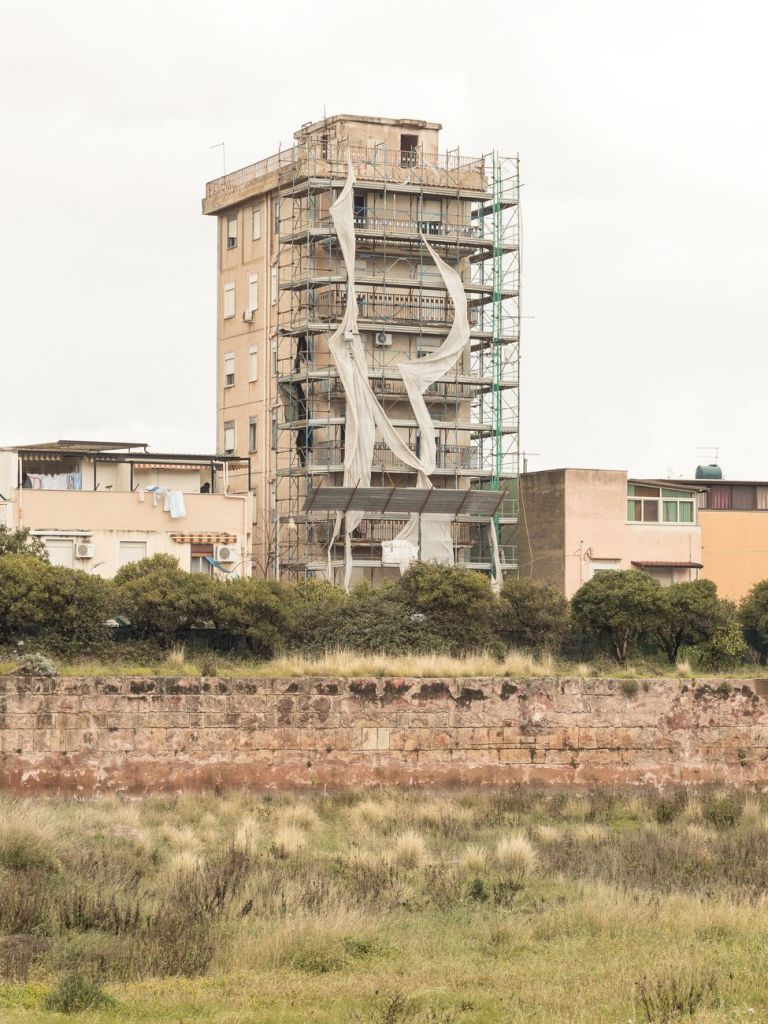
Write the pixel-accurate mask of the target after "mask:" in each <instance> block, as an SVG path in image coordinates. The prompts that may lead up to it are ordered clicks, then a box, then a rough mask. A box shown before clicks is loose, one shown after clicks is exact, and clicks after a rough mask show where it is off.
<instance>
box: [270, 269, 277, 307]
mask: <svg viewBox="0 0 768 1024" xmlns="http://www.w3.org/2000/svg"><path fill="white" fill-rule="evenodd" d="M271 284H272V305H273V306H276V305H277V267H272V281H271Z"/></svg>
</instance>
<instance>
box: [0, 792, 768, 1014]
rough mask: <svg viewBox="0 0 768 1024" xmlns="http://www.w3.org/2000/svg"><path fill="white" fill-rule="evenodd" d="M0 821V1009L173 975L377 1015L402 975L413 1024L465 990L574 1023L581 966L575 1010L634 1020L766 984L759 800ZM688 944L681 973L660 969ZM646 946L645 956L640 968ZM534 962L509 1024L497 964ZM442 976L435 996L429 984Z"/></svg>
mask: <svg viewBox="0 0 768 1024" xmlns="http://www.w3.org/2000/svg"><path fill="white" fill-rule="evenodd" d="M0 822H1V823H2V826H1V827H0V1018H3V1013H4V1009H2V1008H3V1007H4V1005H5V1004H4V1003H3V999H4V998H5V995H4V993H5V992H6V991H10V989H9V988H8V986H11V988H12V987H13V985H18V984H21V983H25V984H32V985H40V986H44V987H45V989H46V990H48V991H49V993H51V995H50V998H51V999H53V998H54V996H53V995H52V993H53V992H59V990H61V992H65V993H66V992H68V991H69V990H70V988H71V990H72V992H73V993H75V994H77V992H79V991H80V989H81V988H82V986H81V985H80V982H79V981H77V982H76V981H74V980H72V979H73V978H75V977H76V976H79V977H80V978H81V979H86V980H87V981H88V983H89V984H92V985H94V986H96V987H97V988H98V987H99V986H102V985H103V986H105V987H108V988H109V990H110V992H112V993H113V994H114V995H115V997H116V998H117V999H118V1002H119V1007H120V1008H119V1009H117V1010H115V1011H114V1012H115V1013H116V1014H118V1015H119V1014H121V1013H123V1010H122V1007H123V1006H124V1004H125V1003H126V999H127V996H126V991H127V990H128V991H130V990H131V989H130V986H131V985H133V983H134V982H138V981H143V980H144V979H156V981H155V982H153V983H152V985H153V991H154V992H160V991H161V986H162V985H172V983H171V982H170V981H166V982H163V981H162V979H173V978H179V979H198V978H205V977H206V976H207V977H208V978H209V979H210V981H211V984H213V982H214V979H216V978H218V977H219V976H220V975H226V974H227V973H228V972H232V971H233V970H239V971H241V972H242V977H243V978H244V979H253V982H252V984H253V985H255V986H258V985H260V984H261V983H262V981H263V979H264V978H269V979H271V980H270V981H269V985H272V986H273V988H274V990H275V991H278V992H280V991H283V990H284V989H285V988H287V987H290V988H291V990H292V991H293V992H295V993H299V995H297V998H299V999H301V998H304V996H303V995H301V994H302V993H305V994H306V999H310V998H314V999H320V998H321V995H319V993H320V994H322V993H323V992H336V993H338V992H339V991H342V990H343V991H344V992H346V993H348V994H349V993H350V992H353V993H355V995H354V998H353V1000H352V1002H351V1003H349V1005H348V1006H346V1007H345V1011H344V1013H345V1015H344V1016H343V1017H341V1018H339V1017H337V1018H336V1019H344V1020H347V1019H349V1020H350V1021H352V1020H355V1019H356V1018H355V1014H357V1015H358V1017H357V1019H359V1020H360V1021H361V1024H368V1022H369V1021H372V1022H374V1024H375V1022H377V1021H378V1020H380V1019H387V1018H386V1017H382V1016H381V1015H382V1014H384V1013H385V1012H390V1011H389V1010H388V1009H387V1007H388V1005H389V1004H388V1000H393V999H395V996H394V995H388V994H387V993H388V992H391V989H390V987H389V986H390V985H391V984H392V979H393V978H397V979H398V981H397V984H398V991H399V992H401V993H403V995H402V996H401V997H400V999H401V1002H400V1003H398V1002H395V1003H394V1004H393V1006H394V1008H395V1009H393V1010H392V1011H391V1012H392V1013H394V1012H395V1011H397V1012H398V1013H400V1014H401V1019H402V1020H404V1021H405V1020H408V1021H411V1020H412V1021H413V1022H414V1024H417V1022H418V1024H421V1022H422V1021H423V1022H427V1021H430V1022H436V1021H443V1020H445V1021H455V1022H456V1024H458V1022H460V1021H461V1020H462V1019H463V1017H462V1013H460V1012H459V1010H458V1009H457V1007H458V1006H459V1005H460V1004H461V1003H462V1000H465V999H466V1000H468V1001H469V1002H472V1001H473V1000H474V1002H475V1003H477V1001H478V999H480V1001H481V1003H482V1000H486V1001H487V1005H486V1004H483V1005H482V1006H481V1007H480V1008H479V1009H477V1010H476V1011H472V1013H474V1014H475V1016H472V1013H470V1014H469V1015H468V1016H467V1018H466V1019H467V1020H468V1021H474V1020H478V1021H479V1020H483V1021H484V1022H485V1021H486V1020H488V1021H491V1022H492V1024H508V1022H510V1021H511V1022H513V1024H518V1022H519V1021H522V1020H524V1019H525V1020H526V1021H528V1020H530V1021H534V1022H535V1024H543V1021H545V1020H546V1021H547V1024H549V1022H550V1021H563V1020H566V1019H569V1020H570V1019H572V1018H569V1017H568V1008H569V1005H570V1004H569V1001H568V990H569V984H568V978H569V977H570V973H569V972H576V974H578V973H579V972H580V971H582V968H583V970H584V971H587V970H588V969H589V970H591V971H595V970H597V973H598V974H599V976H600V979H603V980H601V982H600V984H599V985H598V986H597V987H598V988H599V991H600V995H599V1000H601V1001H600V1002H598V995H596V994H595V995H594V1000H595V1008H596V1009H595V1013H594V1015H593V1017H592V1018H589V1016H588V1015H585V1016H582V1017H579V1018H578V1024H587V1022H588V1021H590V1019H598V1018H599V1019H606V1020H607V1019H616V1020H624V1019H627V1015H628V1014H629V1012H630V1011H631V1009H632V1003H633V1000H634V1006H635V1009H636V1013H637V1020H638V1021H639V1020H641V1019H645V1020H646V1022H647V1024H664V1022H665V1021H675V1020H677V1019H678V1018H677V1017H675V1016H674V1015H675V1014H677V1015H678V1017H680V1016H681V1015H685V1014H687V1013H689V1012H690V1011H689V1009H688V1008H689V1007H694V1011H693V1012H695V1013H703V1012H706V1011H708V1010H709V1009H710V1008H711V1009H713V1011H714V1010H718V1009H719V1006H720V1004H722V1005H723V1006H725V1005H735V1002H734V1001H735V1000H736V998H737V996H738V993H739V991H741V994H742V996H743V998H744V999H746V998H749V999H750V1000H753V999H754V996H753V994H752V993H754V992H755V991H762V989H761V988H760V985H761V984H762V980H761V977H760V978H757V976H756V975H755V973H754V972H755V971H758V972H759V970H760V969H761V968H760V963H758V960H759V958H757V959H756V958H755V957H754V955H753V952H754V950H756V949H759V948H763V946H764V945H765V943H766V942H768V905H767V904H766V902H765V900H764V893H765V892H766V890H768V862H766V858H765V856H764V851H765V841H766V835H768V831H767V830H766V822H768V796H765V795H763V794H752V795H749V796H743V795H738V794H730V793H722V792H708V791H701V792H699V793H698V794H696V795H690V794H687V793H685V792H682V791H681V792H680V793H668V794H666V795H663V796H662V795H660V794H658V793H656V792H654V791H637V790H636V791H633V792H631V793H623V792H606V791H601V792H595V793H586V794H582V795H578V796H577V795H574V794H561V793H552V792H548V791H536V790H533V789H531V788H529V787H519V788H514V787H513V788H508V789H504V790H495V791H483V792H468V791H466V790H463V791H459V792H456V793H441V792H437V793H436V792H429V793H424V792H418V791H404V790H398V791H391V790H389V791H387V790H384V791H380V792H373V793H372V792H367V793H364V794H362V793H350V792H343V793H332V792H331V793H318V794H313V795H311V796H306V797H302V798H299V797H295V796H288V795H280V796H273V797H257V796H254V795H253V794H250V793H222V794H220V795H218V796H215V795H207V796H206V795H198V796H191V795H183V796H174V797H151V798H148V799H146V800H143V801H130V800H122V799H120V798H116V797H109V798H104V799H96V800H91V801H83V802H77V801H70V800H10V799H8V798H4V797H0ZM683 948H684V949H685V957H686V964H687V968H688V973H686V972H683V971H680V972H677V973H676V972H674V971H670V972H663V973H658V972H656V970H655V967H654V966H653V965H654V964H655V965H658V964H660V963H664V962H674V960H673V959H672V958H673V957H674V956H680V951H681V949H683ZM638 949H642V950H643V958H644V961H643V962H644V963H647V964H650V965H652V966H650V967H649V968H647V970H646V974H645V975H644V976H643V977H642V978H641V980H640V981H639V982H637V983H635V982H636V979H637V976H638V975H639V974H641V973H642V968H639V969H638V970H637V971H634V970H633V968H632V965H633V962H634V961H633V960H632V955H633V952H632V951H633V950H634V951H636V950H638ZM750 950H751V951H752V952H750ZM523 957H524V958H525V959H523ZM585 957H586V958H587V961H585V959H584V958H585ZM739 958H740V959H739ZM736 962H738V963H739V973H738V976H739V978H740V979H741V981H740V984H742V985H743V988H742V989H741V990H739V989H738V988H737V987H734V986H735V983H733V982H732V981H730V980H728V978H729V975H728V970H729V968H730V966H731V965H732V964H733V963H736ZM523 963H525V964H526V965H527V966H526V967H525V970H524V971H522V973H520V972H518V975H517V981H516V985H518V987H519V986H522V987H523V989H524V990H525V991H528V992H529V1002H528V1003H526V1002H525V999H523V1001H522V1002H521V1004H520V1008H519V1015H518V1016H514V1014H513V1015H512V1016H511V1017H510V1015H509V1013H508V1012H507V1011H508V1010H509V1005H508V1004H506V1003H504V999H505V998H507V997H506V996H505V995H504V985H506V981H503V979H502V976H501V974H500V973H499V972H502V973H503V970H507V971H508V970H509V965H510V964H518V965H522V964H523ZM505 965H506V966H505ZM537 965H538V966H537ZM553 965H555V966H556V970H555V971H552V970H551V968H552V967H553ZM590 965H591V966H590ZM545 968H547V969H546V970H545ZM521 970H522V969H521ZM537 971H539V972H540V973H539V974H536V972H537ZM627 971H630V972H631V973H630V974H629V976H628V975H627ZM541 972H543V973H541ZM529 973H530V976H531V977H530V985H529V979H528V974H529ZM438 975H439V976H440V977H445V978H448V979H450V982H449V989H450V991H449V992H448V993H447V994H446V995H445V998H444V999H443V996H442V995H441V996H440V998H438V997H437V996H435V995H434V992H432V995H428V996H427V995H424V992H425V991H429V990H430V986H431V985H432V986H433V985H434V978H435V977H437V976H438ZM545 975H546V977H545ZM480 976H482V977H483V979H488V980H487V983H486V981H485V980H484V982H483V985H478V982H477V978H478V977H480ZM535 977H538V978H539V981H538V984H539V986H542V985H543V986H544V987H543V988H541V989H540V991H538V992H537V991H535V990H534V987H533V986H534V978H535ZM581 978H582V980H581V984H584V978H583V975H581ZM52 979H53V980H55V979H61V981H60V983H59V984H57V985H54V981H53V980H52ZM260 979H261V980H260ZM710 979H715V980H716V984H715V982H712V983H710ZM755 979H757V980H755ZM65 981H66V985H65ZM358 982H359V984H358ZM246 983H248V984H251V982H250V981H248V982H246V981H243V982H242V984H246ZM184 984H185V985H187V984H189V985H193V984H198V983H197V982H194V981H190V982H188V983H187V982H185V983H184ZM199 984H201V985H203V984H206V985H207V984H208V982H207V981H206V982H202V981H201V982H200V983H199ZM216 985H218V982H216ZM113 986H121V987H120V988H119V990H117V991H115V990H114V988H113ZM124 986H128V989H127V990H126V988H125V987H124ZM497 986H498V987H497ZM526 986H528V988H526ZM168 991H170V989H169V990H168ZM207 991H213V989H212V988H211V989H207ZM61 992H59V995H57V996H56V997H55V998H57V999H58V998H60V997H61V998H62V999H64V996H63V995H61ZM377 992H378V994H376V993H377ZM451 993H453V994H451ZM633 993H634V995H633ZM734 993H736V995H734ZM540 997H541V999H540ZM67 998H69V997H68V996H67ZM78 998H79V997H78ZM265 998H266V997H265ZM349 998H352V997H351V996H350V997H349ZM516 998H517V996H516ZM590 998H592V992H591V989H590ZM41 999H42V997H41ZM73 999H74V996H73ZM729 999H730V1000H731V1004H728V1000H729ZM441 1000H442V1001H441ZM530 1000H533V1001H532V1002H531V1001H530ZM539 1002H542V1007H543V1008H542V1010H541V1013H539V1011H538V1010H537V1009H536V1007H538V1006H539ZM46 1005H47V1004H46ZM264 1005H265V1006H266V1005H267V1003H265V1004H264ZM270 1005H271V1004H270ZM302 1007H303V1008H302V1012H304V1010H306V1004H302ZM494 1007H496V1009H494ZM272 1008H273V1009H274V1006H273V1007H272ZM502 1009H504V1013H502ZM597 1009H599V1010H600V1012H599V1013H598V1012H597ZM497 1010H498V1012H497ZM760 1010H761V1011H768V993H766V997H765V999H764V1000H763V1002H762V1003H760ZM486 1011H487V1012H486ZM110 1012H111V1011H110ZM124 1012H125V1013H126V1015H129V1010H128V1008H126V1009H125V1011H124ZM264 1012H265V1014H266V1013H267V1010H265V1011H264ZM298 1012H299V1011H298V1010H297V1014H298ZM505 1013H506V1016H505V1015H504V1014H505ZM545 1013H548V1014H549V1016H543V1014H545ZM585 1013H586V1011H585ZM130 1014H134V1010H133V1009H131V1010H130ZM361 1014H362V1016H361ZM403 1014H406V1016H402V1015H403ZM524 1014H527V1016H524ZM641 1014H644V1015H645V1017H644V1018H641ZM408 1015H410V1016H408ZM665 1015H666V1016H665ZM308 1017H309V1014H307V1013H305V1016H304V1018H302V1017H301V1016H300V1015H299V1016H297V1017H296V1019H297V1020H301V1019H308ZM3 1019H5V1018H3ZM10 1019H12V1020H14V1024H15V1019H14V1018H10ZM30 1019H31V1020H35V1022H37V1021H38V1020H39V1021H41V1022H42V1021H44V1020H45V1021H46V1022H47V1018H42V1017H40V1018H30ZM110 1019H111V1018H110ZM131 1019H132V1020H133V1019H136V1020H142V1018H141V1017H140V1016H136V1015H135V1014H134V1016H132V1017H131ZM149 1019H153V1018H149ZM205 1019H207V1018H205ZM225 1019H228V1018H225ZM249 1019H250V1018H249ZM253 1019H254V1020H255V1021H258V1022H259V1024H262V1021H266V1020H270V1019H274V1014H273V1017H272V1018H270V1017H269V1016H264V1017H259V1016H254V1018H253ZM286 1019H287V1020H290V1021H291V1024H293V1018H286ZM317 1019H318V1020H319V1021H323V1022H324V1021H326V1020H330V1018H326V1017H323V1016H322V1015H321V1016H319V1017H318V1018H317ZM391 1019H394V1020H397V1019H398V1018H397V1017H393V1018H391ZM708 1019H709V1018H708ZM712 1019H713V1020H714V1019H720V1018H712ZM755 1019H757V1018H755Z"/></svg>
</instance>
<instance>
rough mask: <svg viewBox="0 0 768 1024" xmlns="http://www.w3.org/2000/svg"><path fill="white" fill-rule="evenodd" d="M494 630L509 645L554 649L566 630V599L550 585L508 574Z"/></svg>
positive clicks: (558, 644) (500, 597) (560, 641)
mask: <svg viewBox="0 0 768 1024" xmlns="http://www.w3.org/2000/svg"><path fill="white" fill-rule="evenodd" d="M497 629H498V632H499V635H500V636H501V638H502V640H503V641H504V642H505V643H506V644H508V645H510V646H513V647H525V648H529V649H541V650H547V651H553V650H556V649H557V648H558V647H559V646H560V645H561V643H562V642H563V639H564V638H565V635H566V633H567V631H568V602H567V601H566V599H565V597H564V596H563V594H561V593H560V591H559V590H558V589H557V587H555V586H552V585H551V584H546V585H544V586H539V585H538V584H536V583H534V582H533V580H530V579H525V578H523V579H518V578H513V577H509V578H507V579H506V580H505V581H504V586H503V588H502V591H501V594H500V595H499V608H498V616H497Z"/></svg>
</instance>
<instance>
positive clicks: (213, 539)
mask: <svg viewBox="0 0 768 1024" xmlns="http://www.w3.org/2000/svg"><path fill="white" fill-rule="evenodd" d="M171 540H175V541H176V543H177V544H230V545H232V544H235V543H237V537H235V536H234V534H231V533H216V532H215V531H211V532H210V533H205V532H203V533H172V534H171Z"/></svg>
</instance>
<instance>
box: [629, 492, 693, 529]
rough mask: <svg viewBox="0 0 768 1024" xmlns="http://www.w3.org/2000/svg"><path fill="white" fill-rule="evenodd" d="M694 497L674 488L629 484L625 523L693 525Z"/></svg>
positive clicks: (689, 493) (690, 493)
mask: <svg viewBox="0 0 768 1024" xmlns="http://www.w3.org/2000/svg"><path fill="white" fill-rule="evenodd" d="M695 503H696V499H695V496H694V495H693V493H692V492H691V491H683V490H678V489H676V488H674V487H652V486H650V485H648V484H629V485H628V487H627V521H628V522H630V523H682V524H686V523H695V522H696V514H695V511H694V506H695Z"/></svg>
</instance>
